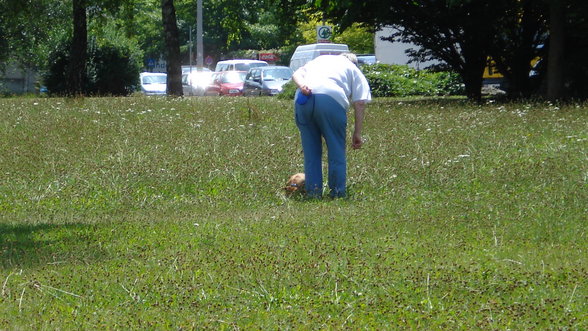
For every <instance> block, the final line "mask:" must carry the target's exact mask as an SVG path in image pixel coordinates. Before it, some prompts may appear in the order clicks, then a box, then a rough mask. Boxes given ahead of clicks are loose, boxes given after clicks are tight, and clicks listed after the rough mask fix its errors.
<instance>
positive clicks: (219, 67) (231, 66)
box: [214, 59, 268, 72]
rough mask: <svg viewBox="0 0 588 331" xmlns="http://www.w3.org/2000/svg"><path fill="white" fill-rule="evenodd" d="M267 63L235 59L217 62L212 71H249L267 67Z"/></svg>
mask: <svg viewBox="0 0 588 331" xmlns="http://www.w3.org/2000/svg"><path fill="white" fill-rule="evenodd" d="M267 65H268V64H267V62H265V61H260V60H248V59H235V60H226V61H218V62H217V64H216V68H215V69H214V71H216V72H219V71H245V72H247V71H249V69H251V68H255V67H263V66H267Z"/></svg>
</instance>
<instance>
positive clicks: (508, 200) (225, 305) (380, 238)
mask: <svg viewBox="0 0 588 331" xmlns="http://www.w3.org/2000/svg"><path fill="white" fill-rule="evenodd" d="M350 121H351V118H350ZM350 127H352V126H351V125H350ZM365 138H366V140H367V142H366V144H365V145H364V148H362V149H361V150H357V151H352V150H350V151H349V153H348V163H349V164H348V184H349V192H350V196H349V198H348V199H342V200H329V199H325V200H321V201H305V200H303V199H300V198H296V197H295V198H286V197H284V195H283V192H282V187H283V185H284V183H285V181H286V179H287V177H288V176H289V175H291V174H293V173H295V172H299V171H302V170H303V169H302V154H301V148H300V140H299V136H298V131H297V129H296V127H295V124H294V120H293V114H292V104H291V102H286V101H280V100H276V99H270V98H186V99H166V98H147V97H130V98H101V99H93V98H86V99H48V98H43V99H33V98H8V99H0V254H1V255H0V329H7V330H21V329H22V330H29V329H97V328H100V329H192V328H198V329H200V328H213V329H347V328H349V329H360V328H361V329H364V328H365V329H396V328H406V329H451V330H453V329H514V330H520V329H547V328H549V329H571V330H581V329H584V330H585V329H587V328H588V258H587V256H588V238H587V234H586V229H587V226H586V223H587V221H588V105H586V104H577V105H576V104H573V105H566V106H561V107H557V106H556V105H552V104H547V103H528V104H524V103H508V104H501V103H492V102H488V103H487V104H485V105H474V104H469V103H466V102H464V101H460V100H437V101H426V100H420V101H419V100H396V99H378V100H375V101H374V102H373V103H372V104H370V107H369V109H368V116H367V119H366V123H365Z"/></svg>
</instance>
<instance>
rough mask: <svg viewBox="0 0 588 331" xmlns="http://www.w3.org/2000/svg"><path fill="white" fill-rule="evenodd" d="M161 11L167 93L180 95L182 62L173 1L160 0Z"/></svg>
mask: <svg viewBox="0 0 588 331" xmlns="http://www.w3.org/2000/svg"><path fill="white" fill-rule="evenodd" d="M161 12H162V18H163V31H164V35H165V46H166V49H167V52H166V53H167V94H168V95H173V96H182V94H183V93H182V62H181V58H180V41H179V32H178V25H177V22H176V9H175V7H174V1H173V0H161Z"/></svg>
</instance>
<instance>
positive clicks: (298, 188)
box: [284, 172, 305, 194]
mask: <svg viewBox="0 0 588 331" xmlns="http://www.w3.org/2000/svg"><path fill="white" fill-rule="evenodd" d="M304 181H305V176H304V173H301V172H300V173H297V174H294V175H292V176H290V179H288V181H287V182H286V187H284V190H286V193H287V194H293V193H295V192H298V193H303V192H304Z"/></svg>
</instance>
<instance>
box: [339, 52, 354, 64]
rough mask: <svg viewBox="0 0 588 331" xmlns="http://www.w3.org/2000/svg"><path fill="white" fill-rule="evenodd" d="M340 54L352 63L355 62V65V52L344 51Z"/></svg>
mask: <svg viewBox="0 0 588 331" xmlns="http://www.w3.org/2000/svg"><path fill="white" fill-rule="evenodd" d="M341 56H344V57H346V58H347V59H348V60H349V61H351V62H353V64H355V65H357V63H358V61H357V56H355V54H353V53H349V52H345V53H341Z"/></svg>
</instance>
